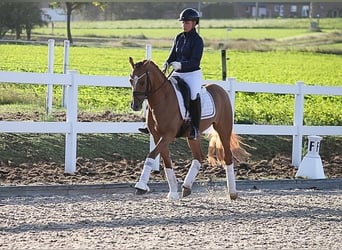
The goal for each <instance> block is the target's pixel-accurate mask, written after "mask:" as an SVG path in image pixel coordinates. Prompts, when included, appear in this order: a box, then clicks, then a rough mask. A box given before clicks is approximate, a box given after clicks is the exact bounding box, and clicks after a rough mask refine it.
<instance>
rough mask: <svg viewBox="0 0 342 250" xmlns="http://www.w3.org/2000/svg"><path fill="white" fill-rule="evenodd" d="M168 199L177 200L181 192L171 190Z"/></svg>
mask: <svg viewBox="0 0 342 250" xmlns="http://www.w3.org/2000/svg"><path fill="white" fill-rule="evenodd" d="M167 199H168V200H169V201H176V200H179V194H178V193H177V192H169V193H168V194H167Z"/></svg>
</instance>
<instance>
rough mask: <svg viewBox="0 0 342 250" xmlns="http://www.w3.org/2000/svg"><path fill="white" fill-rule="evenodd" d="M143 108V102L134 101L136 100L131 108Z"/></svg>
mask: <svg viewBox="0 0 342 250" xmlns="http://www.w3.org/2000/svg"><path fill="white" fill-rule="evenodd" d="M141 108H142V103H141V102H139V103H137V102H134V101H132V102H131V109H133V110H134V111H139V110H141Z"/></svg>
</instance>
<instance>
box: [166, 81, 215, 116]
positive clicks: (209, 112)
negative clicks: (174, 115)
mask: <svg viewBox="0 0 342 250" xmlns="http://www.w3.org/2000/svg"><path fill="white" fill-rule="evenodd" d="M170 81H171V83H172V86H173V88H174V89H175V92H176V96H177V99H178V106H179V110H180V112H181V115H182V117H183V120H187V119H190V114H189V112H186V110H185V107H184V100H183V96H182V93H181V92H180V91H179V90H178V88H177V86H176V84H177V81H176V79H174V78H173V77H171V78H170ZM200 97H201V119H208V118H211V117H213V116H215V114H216V109H215V105H214V100H213V97H212V96H211V94H210V93H209V92H208V91H207V89H206V88H205V87H202V89H201V92H200Z"/></svg>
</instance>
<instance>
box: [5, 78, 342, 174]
mask: <svg viewBox="0 0 342 250" xmlns="http://www.w3.org/2000/svg"><path fill="white" fill-rule="evenodd" d="M0 82H2V83H17V84H43V85H47V86H49V85H62V86H64V87H65V88H66V89H67V95H66V99H67V100H66V103H67V105H66V121H65V122H31V121H0V133H63V134H66V138H65V172H66V173H74V172H75V170H76V156H77V152H76V150H77V134H80V133H138V128H139V127H140V126H143V122H78V121H77V112H78V108H77V107H78V86H104V87H130V85H129V81H128V77H118V76H116V77H115V76H91V75H80V74H78V73H77V72H75V71H69V72H68V74H53V73H27V72H6V71H2V72H1V71H0ZM206 82H210V83H216V84H218V85H220V86H222V87H223V88H224V89H225V90H226V91H227V92H228V93H229V95H230V98H231V102H232V105H233V107H234V104H235V93H236V92H259V93H260V92H262V93H278V94H292V95H295V105H294V110H295V112H294V120H293V125H292V126H283V125H251V124H234V131H235V132H236V133H237V134H254V135H292V136H293V143H292V164H293V165H294V166H297V167H298V166H299V164H300V162H301V157H302V139H303V136H305V135H334V136H336V135H342V126H304V125H303V113H304V95H335V96H336V95H338V96H341V95H342V87H326V86H324V87H322V86H305V85H304V83H303V82H297V83H296V85H282V84H268V83H265V84H264V83H246V82H237V81H236V80H235V79H234V78H229V79H228V80H227V81H212V80H210V81H209V80H208V81H206ZM233 110H234V109H233ZM339 112H342V111H341V110H339ZM151 143H153V142H152V141H151Z"/></svg>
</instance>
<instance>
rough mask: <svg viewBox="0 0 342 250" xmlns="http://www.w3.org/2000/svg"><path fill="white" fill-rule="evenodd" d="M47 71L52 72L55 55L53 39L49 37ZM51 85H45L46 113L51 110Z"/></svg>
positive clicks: (49, 112)
mask: <svg viewBox="0 0 342 250" xmlns="http://www.w3.org/2000/svg"><path fill="white" fill-rule="evenodd" d="M48 45H49V46H48V73H51V74H52V73H53V66H54V60H55V59H54V57H55V40H54V39H49V40H48ZM52 90H53V85H52V84H48V85H47V92H46V113H47V114H48V115H50V114H51V111H52V98H53V94H52Z"/></svg>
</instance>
